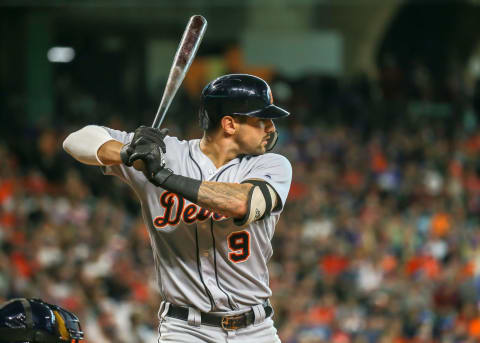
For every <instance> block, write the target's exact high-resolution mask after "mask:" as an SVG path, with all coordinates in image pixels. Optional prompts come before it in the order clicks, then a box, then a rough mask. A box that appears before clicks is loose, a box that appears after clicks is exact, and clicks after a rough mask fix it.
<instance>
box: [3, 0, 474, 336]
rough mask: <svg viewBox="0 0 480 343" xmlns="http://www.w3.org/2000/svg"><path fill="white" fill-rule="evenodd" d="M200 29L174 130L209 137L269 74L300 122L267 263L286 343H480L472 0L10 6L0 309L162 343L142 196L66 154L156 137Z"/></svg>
mask: <svg viewBox="0 0 480 343" xmlns="http://www.w3.org/2000/svg"><path fill="white" fill-rule="evenodd" d="M192 14H202V15H204V16H205V17H206V18H207V20H208V21H209V27H208V29H207V33H206V35H205V37H204V41H203V43H202V46H201V47H200V49H199V52H198V55H197V58H196V60H195V63H194V64H193V65H192V68H191V71H190V72H189V74H188V76H187V79H186V80H185V82H184V87H183V88H182V89H181V90H180V92H179V94H177V96H176V98H175V100H174V102H173V105H172V107H171V109H170V111H169V114H168V116H167V122H166V126H167V127H169V128H170V129H171V132H172V133H173V134H177V135H180V136H182V137H185V138H191V137H196V136H198V135H199V134H200V131H199V129H198V128H197V120H196V118H197V117H196V109H197V106H198V99H199V92H200V91H201V89H202V87H203V85H205V84H206V83H207V82H208V81H209V80H210V79H212V78H213V77H215V76H218V75H220V74H223V73H230V72H246V73H252V74H256V75H258V76H261V77H263V78H265V79H266V80H268V81H269V82H270V83H271V85H272V89H273V94H274V97H275V101H276V102H278V103H279V104H280V105H282V106H284V107H286V108H288V109H289V110H290V111H291V113H292V116H291V117H289V118H288V120H284V121H281V122H279V125H278V126H279V130H280V131H281V141H280V144H279V147H278V151H279V152H280V153H282V154H284V155H285V156H287V157H288V158H289V159H290V161H291V162H292V165H293V170H294V178H293V184H292V188H291V191H290V195H289V201H288V204H287V206H286V208H285V211H284V213H283V216H282V218H281V220H280V222H279V224H278V226H277V229H276V233H275V237H274V240H273V245H274V255H273V258H272V260H271V263H270V272H271V288H272V290H273V293H274V296H273V297H272V302H273V304H274V307H275V309H276V326H277V328H278V330H279V334H280V336H281V338H282V341H283V342H286V343H307V342H309V343H313V342H335V343H343V342H352V343H353V342H357V343H360V342H361V343H374V342H382V343H387V342H394V343H407V342H408V343H410V342H412V343H413V342H415V343H417V342H478V341H479V340H480V311H479V304H480V303H479V300H480V298H479V290H480V277H479V273H480V230H479V219H478V218H479V215H480V162H479V160H478V154H479V151H480V132H479V130H478V120H479V113H480V82H479V81H478V80H479V75H480V44H479V35H480V33H479V32H480V30H479V26H480V21H478V18H479V17H480V16H479V15H480V2H479V1H474V0H471V1H406V0H405V1H401V0H398V1H366V0H358V1H353V0H351V1H346V0H340V1H334V0H323V1H319V0H296V1H294V0H281V1H276V0H270V1H268V0H262V1H253V0H251V1H231V0H225V1H220V0H209V1H207V0H204V1H175V2H171V1H160V0H159V1H147V0H144V1H140V0H137V1H134V0H129V1H127V0H118V1H107V0H99V1H75V0H72V1H60V0H45V1H22V0H11V1H9V0H3V1H1V2H0V115H1V117H0V120H1V133H2V134H1V136H0V161H1V163H0V245H1V249H0V300H1V301H4V300H6V299H8V298H11V297H19V296H20V297H30V296H32V297H41V298H43V299H44V300H46V301H49V302H53V303H57V304H59V305H61V306H64V307H65V308H67V309H69V310H72V311H73V312H75V313H77V314H78V315H79V317H80V318H81V320H82V323H83V326H84V328H85V331H86V335H87V341H88V342H95V343H102V342H129V343H137V342H155V337H156V326H157V316H156V311H157V307H158V304H159V301H160V300H159V298H158V294H157V292H156V290H155V281H154V273H153V261H152V254H151V250H150V245H149V240H148V236H147V234H146V231H145V229H144V226H143V223H142V220H141V218H140V216H139V206H138V204H137V202H136V199H135V198H134V195H133V193H132V192H131V191H130V190H129V189H128V188H127V187H126V186H124V185H122V184H121V183H120V182H119V181H118V180H116V179H114V178H111V177H105V176H101V173H100V171H99V170H98V169H97V168H93V167H86V166H82V165H80V164H79V163H77V162H75V161H74V160H73V159H72V158H71V157H70V156H68V155H67V154H66V153H65V152H64V151H63V150H62V149H61V142H62V140H63V139H64V137H65V136H66V134H67V133H68V132H71V131H72V130H76V129H79V128H80V127H82V126H84V125H86V124H92V123H95V124H101V125H107V126H111V127H114V128H118V129H125V130H133V129H134V128H135V127H137V126H138V125H140V124H149V123H150V122H151V121H152V119H153V116H154V113H155V112H156V109H157V106H158V102H159V100H160V96H161V93H162V91H163V86H164V84H165V80H166V77H167V75H168V70H169V67H170V63H171V60H172V57H173V55H174V52H175V50H176V46H177V44H178V41H179V38H180V35H181V33H182V32H183V29H184V26H185V24H186V21H187V20H188V17H189V16H190V15H192ZM59 47H60V49H58V48H59ZM52 48H53V49H52ZM65 48H66V49H65Z"/></svg>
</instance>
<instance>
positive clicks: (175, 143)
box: [164, 136, 198, 148]
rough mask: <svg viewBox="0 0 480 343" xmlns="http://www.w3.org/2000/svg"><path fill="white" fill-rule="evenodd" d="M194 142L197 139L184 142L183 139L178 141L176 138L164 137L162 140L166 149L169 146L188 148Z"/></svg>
mask: <svg viewBox="0 0 480 343" xmlns="http://www.w3.org/2000/svg"><path fill="white" fill-rule="evenodd" d="M196 141H198V139H192V140H184V139H178V137H175V136H166V137H165V139H164V142H165V144H166V145H167V147H168V146H169V145H170V146H177V147H183V148H188V147H189V146H193V144H195V142H196Z"/></svg>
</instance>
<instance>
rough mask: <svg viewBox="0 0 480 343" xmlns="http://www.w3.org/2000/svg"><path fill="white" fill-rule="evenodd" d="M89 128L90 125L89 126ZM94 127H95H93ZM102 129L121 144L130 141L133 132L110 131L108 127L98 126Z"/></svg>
mask: <svg viewBox="0 0 480 343" xmlns="http://www.w3.org/2000/svg"><path fill="white" fill-rule="evenodd" d="M89 126H90V125H89ZM93 126H96V125H93ZM99 127H101V128H102V129H104V130H106V131H107V132H108V134H109V135H110V136H111V137H112V138H113V139H115V140H117V141H120V142H122V143H127V142H129V141H131V140H132V137H133V132H127V131H121V130H116V129H112V128H110V127H108V126H99Z"/></svg>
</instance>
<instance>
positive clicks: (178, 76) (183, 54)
mask: <svg viewBox="0 0 480 343" xmlns="http://www.w3.org/2000/svg"><path fill="white" fill-rule="evenodd" d="M206 29H207V20H206V19H205V18H204V17H202V16H201V15H194V16H192V17H190V20H189V21H188V24H187V27H186V28H185V32H184V33H183V36H182V40H181V41H180V44H179V45H178V49H177V53H176V54H175V57H174V59H173V63H172V67H171V68H170V73H169V75H168V80H167V84H166V85H165V90H164V91H163V96H162V101H160V106H159V107H158V110H157V114H156V115H155V120H154V121H153V124H152V127H155V128H159V127H160V126H161V125H162V122H163V119H165V115H166V114H167V110H168V108H169V107H170V104H171V103H172V99H173V97H174V96H175V94H176V93H177V91H178V88H180V85H181V84H182V81H183V79H184V78H185V75H186V74H187V71H188V69H189V68H190V65H191V64H192V61H193V58H194V57H195V54H196V53H197V50H198V47H199V46H200V42H201V41H202V38H203V35H204V33H205V30H206Z"/></svg>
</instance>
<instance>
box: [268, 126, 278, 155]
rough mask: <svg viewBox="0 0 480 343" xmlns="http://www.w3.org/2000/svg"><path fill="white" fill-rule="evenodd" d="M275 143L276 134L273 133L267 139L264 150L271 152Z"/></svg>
mask: <svg viewBox="0 0 480 343" xmlns="http://www.w3.org/2000/svg"><path fill="white" fill-rule="evenodd" d="M277 141H278V132H277V131H274V132H272V133H271V134H270V137H269V138H268V142H267V145H266V147H265V149H266V150H267V151H271V150H272V149H273V148H274V147H275V144H277Z"/></svg>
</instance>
